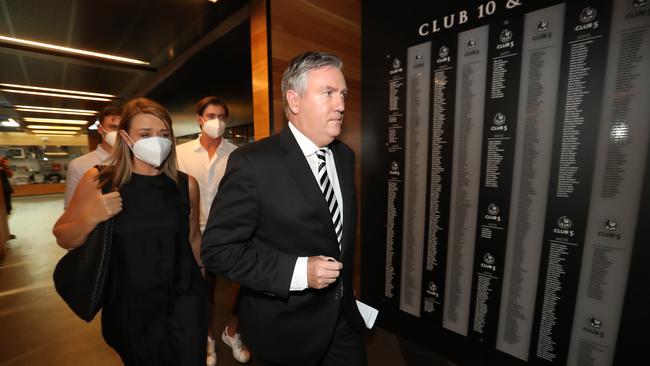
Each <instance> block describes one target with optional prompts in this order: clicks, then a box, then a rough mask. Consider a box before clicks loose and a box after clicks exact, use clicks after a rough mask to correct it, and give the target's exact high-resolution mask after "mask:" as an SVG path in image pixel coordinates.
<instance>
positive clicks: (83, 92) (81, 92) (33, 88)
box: [0, 83, 115, 98]
mask: <svg viewBox="0 0 650 366" xmlns="http://www.w3.org/2000/svg"><path fill="white" fill-rule="evenodd" d="M0 86H4V87H8V88H20V89H29V90H42V91H49V92H56V93H68V94H81V95H90V96H93V97H106V98H115V95H113V94H102V93H91V92H85V91H79V90H70V89H54V88H44V87H42V86H32V85H20V84H7V83H0Z"/></svg>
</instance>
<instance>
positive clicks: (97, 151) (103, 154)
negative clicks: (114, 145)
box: [95, 144, 110, 161]
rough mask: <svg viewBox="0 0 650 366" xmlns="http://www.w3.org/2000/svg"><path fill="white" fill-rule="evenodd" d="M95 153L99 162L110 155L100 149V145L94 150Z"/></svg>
mask: <svg viewBox="0 0 650 366" xmlns="http://www.w3.org/2000/svg"><path fill="white" fill-rule="evenodd" d="M95 152H96V153H97V156H98V157H99V159H100V160H102V161H103V160H106V158H107V157H108V156H109V155H110V153H109V152H108V151H106V150H104V148H103V147H102V145H101V144H100V145H97V148H96V149H95Z"/></svg>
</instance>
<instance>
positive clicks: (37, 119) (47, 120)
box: [23, 117, 88, 125]
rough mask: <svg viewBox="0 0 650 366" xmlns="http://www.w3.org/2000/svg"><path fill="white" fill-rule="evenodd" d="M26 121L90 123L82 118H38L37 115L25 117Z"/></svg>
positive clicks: (65, 123) (72, 123) (71, 123)
mask: <svg viewBox="0 0 650 366" xmlns="http://www.w3.org/2000/svg"><path fill="white" fill-rule="evenodd" d="M23 121H25V122H41V123H58V124H63V125H85V124H88V122H87V121H84V120H82V119H58V118H36V117H25V118H23Z"/></svg>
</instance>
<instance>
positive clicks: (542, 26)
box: [537, 19, 549, 33]
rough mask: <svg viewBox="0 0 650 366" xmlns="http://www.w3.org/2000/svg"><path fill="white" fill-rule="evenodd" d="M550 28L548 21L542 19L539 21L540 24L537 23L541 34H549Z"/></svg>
mask: <svg viewBox="0 0 650 366" xmlns="http://www.w3.org/2000/svg"><path fill="white" fill-rule="evenodd" d="M548 26H549V24H548V21H547V20H546V19H542V20H540V21H539V23H537V31H538V32H539V33H544V32H548V31H549V28H548Z"/></svg>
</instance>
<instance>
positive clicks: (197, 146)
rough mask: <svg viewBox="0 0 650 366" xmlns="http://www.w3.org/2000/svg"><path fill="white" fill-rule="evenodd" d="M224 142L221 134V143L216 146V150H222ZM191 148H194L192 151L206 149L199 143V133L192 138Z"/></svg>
mask: <svg viewBox="0 0 650 366" xmlns="http://www.w3.org/2000/svg"><path fill="white" fill-rule="evenodd" d="M225 142H226V139H225V138H223V136H222V137H221V143H220V144H219V146H217V151H221V150H223V149H224V148H225V146H224V145H225ZM192 150H194V152H199V151H207V150H206V149H205V148H204V147H203V145H201V135H199V137H197V138H196V139H194V140H192Z"/></svg>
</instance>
